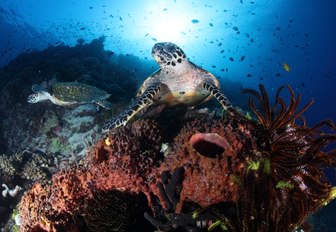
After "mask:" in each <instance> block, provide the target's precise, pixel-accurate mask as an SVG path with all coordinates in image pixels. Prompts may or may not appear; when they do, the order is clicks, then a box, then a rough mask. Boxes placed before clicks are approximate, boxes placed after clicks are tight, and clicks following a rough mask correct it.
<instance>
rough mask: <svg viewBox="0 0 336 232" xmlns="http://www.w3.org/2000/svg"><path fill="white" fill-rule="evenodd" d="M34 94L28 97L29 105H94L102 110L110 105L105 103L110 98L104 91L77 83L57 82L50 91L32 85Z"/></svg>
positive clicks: (109, 107)
mask: <svg viewBox="0 0 336 232" xmlns="http://www.w3.org/2000/svg"><path fill="white" fill-rule="evenodd" d="M32 90H33V91H34V92H35V93H33V94H31V95H29V97H28V102H29V103H36V102H40V101H44V100H50V101H51V102H52V103H54V104H56V105H60V106H70V105H77V104H87V103H96V104H98V105H100V106H102V107H104V108H107V109H111V103H110V102H108V101H105V99H106V98H108V97H109V96H110V94H108V93H107V92H105V91H104V90H101V89H98V88H97V87H94V86H91V85H86V84H83V83H79V82H58V83H55V84H54V85H52V86H51V91H50V92H48V90H47V89H46V88H45V87H43V86H42V85H37V84H34V85H33V86H32Z"/></svg>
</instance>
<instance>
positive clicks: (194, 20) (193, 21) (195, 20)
mask: <svg viewBox="0 0 336 232" xmlns="http://www.w3.org/2000/svg"><path fill="white" fill-rule="evenodd" d="M191 22H192V23H193V24H195V23H199V22H200V21H199V20H198V19H193V20H191Z"/></svg>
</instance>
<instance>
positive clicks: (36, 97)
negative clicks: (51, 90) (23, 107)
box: [27, 92, 49, 103]
mask: <svg viewBox="0 0 336 232" xmlns="http://www.w3.org/2000/svg"><path fill="white" fill-rule="evenodd" d="M48 99H49V96H47V94H46V93H45V92H37V93H32V94H30V95H29V96H28V99H27V102H29V103H36V102H40V101H44V100H48Z"/></svg>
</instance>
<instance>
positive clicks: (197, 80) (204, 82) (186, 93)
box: [102, 42, 237, 132]
mask: <svg viewBox="0 0 336 232" xmlns="http://www.w3.org/2000/svg"><path fill="white" fill-rule="evenodd" d="M152 56H153V58H154V59H155V61H156V62H157V63H158V64H159V66H160V69H159V70H157V71H156V72H155V73H153V74H152V75H151V76H149V77H148V78H147V79H146V80H145V81H144V83H143V84H142V86H141V87H140V90H139V92H138V94H137V101H136V102H135V103H134V104H133V105H131V106H130V107H129V108H128V109H127V110H126V111H125V112H123V113H121V114H120V115H119V116H117V117H116V118H114V119H112V120H110V121H108V122H106V123H105V125H104V126H103V128H102V131H103V132H107V131H109V130H111V129H113V128H116V127H119V126H121V125H125V124H126V123H127V122H128V121H129V120H130V119H131V118H132V117H133V116H134V115H135V114H136V113H138V112H139V111H141V110H142V109H143V108H145V107H148V106H150V105H152V104H157V105H160V104H164V105H166V106H169V107H170V106H175V105H185V106H189V107H190V106H195V105H198V104H200V103H202V102H205V101H207V100H209V99H210V98H212V97H215V98H216V99H217V100H218V101H219V103H220V104H221V105H222V107H223V108H224V109H225V110H226V111H227V112H228V114H230V115H234V114H236V113H237V111H236V110H235V109H234V108H233V107H232V105H231V103H230V102H229V100H228V99H227V98H226V96H225V95H224V94H223V93H222V92H221V91H220V86H219V81H218V80H217V79H216V77H215V76H214V75H213V74H211V73H210V72H208V71H206V70H204V69H202V68H200V67H198V66H197V65H195V64H193V63H192V62H190V61H188V60H187V58H186V55H185V54H184V52H183V51H182V49H181V48H179V47H178V46H177V45H175V44H173V43H170V42H164V43H157V44H155V45H154V47H153V49H152Z"/></svg>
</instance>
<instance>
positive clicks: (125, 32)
mask: <svg viewBox="0 0 336 232" xmlns="http://www.w3.org/2000/svg"><path fill="white" fill-rule="evenodd" d="M0 7H1V10H0V11H1V14H0V20H1V24H0V34H1V37H0V66H3V65H5V64H6V63H8V62H9V61H10V60H11V59H12V58H14V57H15V56H16V55H17V54H19V53H21V52H23V51H26V50H28V51H29V50H30V49H34V48H36V49H43V48H46V47H47V46H49V45H58V44H60V43H64V44H67V45H75V44H76V41H77V39H79V38H84V39H85V41H86V42H89V41H91V40H92V39H94V38H97V37H99V36H106V40H105V49H109V50H112V51H114V52H116V53H122V54H134V55H136V56H139V57H140V58H143V59H148V60H151V56H150V50H151V47H152V46H153V44H155V43H156V42H157V41H171V42H174V43H176V44H178V45H179V46H180V47H182V48H183V49H184V51H185V53H186V54H187V56H188V57H189V59H190V60H192V61H193V62H194V63H196V64H198V65H200V66H202V67H203V68H205V69H207V70H209V71H211V72H213V73H214V74H215V75H216V76H218V77H219V78H221V77H223V78H224V77H225V78H228V79H230V80H234V81H240V82H242V84H243V86H244V87H253V88H256V87H257V85H258V84H259V83H263V84H265V85H266V88H267V89H268V90H269V91H273V92H274V90H276V89H277V88H278V87H279V86H280V85H283V84H290V85H291V86H292V87H293V88H294V89H295V90H296V91H298V92H302V95H303V102H306V101H308V100H310V99H311V98H315V100H316V102H315V104H314V105H313V106H312V107H311V109H310V110H309V111H308V112H307V113H306V117H307V118H308V119H309V120H308V122H309V123H310V124H314V123H316V122H318V121H319V120H321V119H324V118H332V119H334V120H335V119H336V107H335V106H334V103H333V101H334V100H335V99H336V97H335V95H334V88H335V86H336V58H335V54H336V45H335V41H336V23H335V22H336V20H335V16H334V14H335V11H336V2H335V1H333V0H323V1H315V0H291V1H282V0H274V1H267V0H263V1H261V0H258V1H246V0H241V1H239V0H234V1H233V0H232V1H214V0H213V1H178V0H175V1H149V0H147V1H131V0H126V1H95V2H92V1H87V0H84V1H68V0H60V1H42V0H32V1H25V0H17V1H1V2H0ZM243 56H244V59H243V58H242V57H243ZM231 57H232V59H233V61H230V58H231ZM241 59H243V61H241ZM284 63H287V64H288V65H289V66H290V68H291V71H290V72H287V71H285V70H284V68H283V64H284ZM153 65H156V64H155V63H154V61H153ZM222 85H223V86H224V85H225V82H223V83H222Z"/></svg>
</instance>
